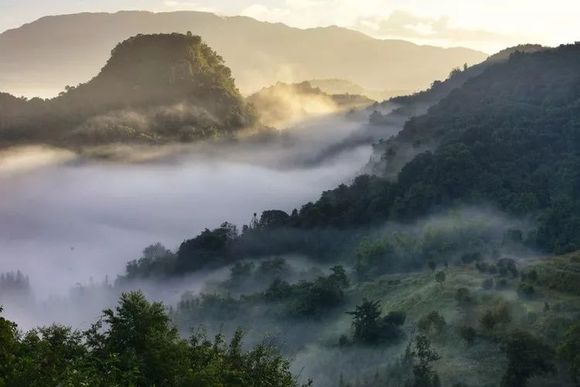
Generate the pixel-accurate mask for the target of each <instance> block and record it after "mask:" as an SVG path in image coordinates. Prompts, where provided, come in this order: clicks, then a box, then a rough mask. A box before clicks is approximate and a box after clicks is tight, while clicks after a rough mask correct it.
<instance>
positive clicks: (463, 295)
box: [455, 288, 473, 305]
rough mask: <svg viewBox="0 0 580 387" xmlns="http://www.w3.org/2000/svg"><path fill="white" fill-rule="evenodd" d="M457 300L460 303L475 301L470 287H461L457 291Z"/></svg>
mask: <svg viewBox="0 0 580 387" xmlns="http://www.w3.org/2000/svg"><path fill="white" fill-rule="evenodd" d="M455 300H456V301H457V303H458V304H460V305H466V304H471V303H472V302H473V296H472V295H471V291H470V290H469V289H467V288H459V289H457V291H455Z"/></svg>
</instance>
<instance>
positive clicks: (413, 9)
mask: <svg viewBox="0 0 580 387" xmlns="http://www.w3.org/2000/svg"><path fill="white" fill-rule="evenodd" d="M121 9H142V10H151V11H173V10H206V11H213V12H217V13H220V14H224V15H239V14H242V15H247V16H252V17H255V18H257V19H260V20H267V21H275V22H283V23H286V24H289V25H292V26H296V27H314V26H325V25H331V24H336V25H340V26H345V27H350V28H354V29H357V30H360V31H363V32H366V33H368V34H371V35H373V36H376V37H384V38H403V39H408V40H412V41H416V42H419V43H430V44H437V45H444V46H450V45H451V46H452V45H463V46H470V47H475V48H479V49H482V50H486V51H495V50H497V49H500V48H502V47H505V46H507V45H513V44H515V43H522V42H539V43H543V44H547V45H556V44H559V43H563V42H572V41H574V40H580V24H579V23H578V16H579V15H580V2H578V0H552V1H549V2H548V1H545V0H100V1H89V0H51V1H46V0H0V10H1V12H0V30H5V29H8V28H13V27H17V26H19V25H21V24H23V23H25V22H28V21H32V20H34V19H36V18H38V17H40V16H43V15H46V14H60V13H73V12H81V11H117V10H121Z"/></svg>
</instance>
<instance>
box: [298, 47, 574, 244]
mask: <svg viewBox="0 0 580 387" xmlns="http://www.w3.org/2000/svg"><path fill="white" fill-rule="evenodd" d="M579 69H580V45H578V44H576V45H566V46H560V47H558V48H555V49H544V50H540V51H537V52H533V53H522V52H515V53H513V54H512V55H511V56H510V57H509V59H508V60H507V61H505V62H500V63H497V64H495V65H493V66H488V67H487V68H485V69H484V70H483V72H482V73H481V74H480V75H477V76H475V77H473V78H470V79H468V80H467V81H465V83H464V84H463V86H460V87H458V88H456V89H453V90H452V91H451V92H450V94H449V95H448V96H447V97H444V98H443V99H442V100H441V101H440V102H439V103H437V104H435V105H434V106H432V107H431V108H430V109H429V110H428V112H427V113H426V114H424V115H419V116H417V117H414V118H411V119H410V120H409V121H408V122H407V123H406V124H405V127H404V129H403V130H402V131H401V132H400V133H399V134H398V135H397V136H396V137H395V138H394V141H395V142H396V143H406V144H412V146H413V147H414V150H415V153H414V155H413V156H412V157H410V161H409V162H407V163H406V164H404V167H403V168H402V169H401V171H400V173H398V175H397V176H396V178H395V179H394V180H392V179H390V180H385V179H382V178H371V177H367V178H359V179H357V180H356V181H355V183H354V184H353V185H352V186H351V187H348V188H347V187H340V188H338V189H336V190H334V191H330V192H327V193H325V194H324V195H323V196H322V198H321V200H320V201H319V202H317V203H314V204H309V205H306V206H304V207H303V208H302V211H301V212H300V217H298V218H296V219H295V222H297V224H303V225H308V226H310V227H311V226H313V225H316V226H323V225H328V224H331V225H335V226H347V225H350V224H365V223H367V224H368V223H370V222H374V221H379V220H386V219H398V220H402V221H408V220H410V219H416V218H418V217H420V216H424V215H426V214H428V213H431V212H432V211H435V210H437V209H441V208H447V207H449V206H455V205H462V204H463V205H464V204H486V205H490V204H491V205H493V206H494V207H497V208H499V209H501V210H502V211H505V212H507V213H509V214H512V215H514V216H525V217H527V218H528V219H530V220H531V221H532V223H533V224H534V225H535V229H534V230H532V231H530V232H529V233H528V234H527V235H524V236H523V238H525V239H526V241H527V242H528V243H529V244H530V245H531V246H534V247H537V248H540V249H542V250H545V251H551V252H556V253H564V252H569V251H574V250H578V249H580V238H579V237H578V234H577V233H576V232H575V230H577V229H578V228H580V201H579V200H578V197H580V195H579V194H580V174H579V173H578V171H579V170H580V151H579V149H580V146H579V145H580V143H579V141H580V140H579V139H580V126H579V125H578V121H577V117H578V114H579V113H580V110H579V108H578V106H580V71H579ZM386 152H387V153H389V152H390V153H394V154H395V157H397V156H396V154H397V149H394V150H392V149H391V148H387V149H386ZM389 157H391V155H388V154H387V155H386V158H387V159H388V158H389ZM387 164H388V163H387ZM377 209H379V210H378V211H377Z"/></svg>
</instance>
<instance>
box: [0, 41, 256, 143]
mask: <svg viewBox="0 0 580 387" xmlns="http://www.w3.org/2000/svg"><path fill="white" fill-rule="evenodd" d="M0 113H1V114H0V116H1V117H2V120H1V121H0V142H4V143H7V144H13V143H19V142H27V143H29V142H48V143H59V144H63V143H64V144H83V145H84V144H100V143H110V142H116V141H147V142H158V141H162V142H163V141H176V140H178V141H190V140H195V139H199V138H207V137H212V136H218V135H224V134H227V133H231V132H233V131H236V130H238V129H241V128H244V127H247V126H251V125H252V124H253V122H254V120H255V117H254V111H253V108H251V107H250V106H249V105H247V104H246V102H245V101H244V98H243V97H242V96H241V95H240V93H239V92H238V90H237V88H236V86H235V83H234V80H233V78H232V77H231V71H230V69H229V68H228V67H226V66H225V65H224V64H223V60H222V58H221V57H220V56H219V55H217V54H216V53H215V52H214V51H213V50H212V49H211V48H210V47H209V46H207V45H205V44H204V43H202V41H201V38H200V37H199V36H194V35H191V34H188V35H182V34H156V35H137V36H135V37H132V38H130V39H127V40H125V41H124V42H122V43H120V44H118V45H117V46H116V47H115V48H114V49H113V51H112V55H111V58H110V59H109V60H108V62H107V64H106V65H105V66H104V67H103V69H102V70H101V72H100V73H99V74H98V75H97V76H96V77H95V78H93V79H92V80H90V81H89V82H87V83H84V84H81V85H79V86H77V87H69V88H67V90H66V92H63V93H61V94H60V95H59V96H58V97H55V98H53V99H51V100H41V99H39V98H35V99H32V100H29V101H27V100H24V99H18V98H15V97H12V96H10V95H6V94H4V95H0Z"/></svg>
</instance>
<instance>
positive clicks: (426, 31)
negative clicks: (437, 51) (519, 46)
mask: <svg viewBox="0 0 580 387" xmlns="http://www.w3.org/2000/svg"><path fill="white" fill-rule="evenodd" d="M359 26H360V28H362V29H363V30H366V31H368V32H370V33H371V34H373V35H378V36H381V37H389V38H404V39H416V38H420V39H427V40H432V41H448V42H456V43H462V42H501V41H505V40H508V39H510V37H509V36H506V35H504V34H501V33H497V32H493V31H488V30H484V29H469V28H462V27H456V26H455V25H454V24H453V21H452V19H451V18H450V17H449V16H439V17H423V16H417V15H414V14H412V13H410V12H406V11H400V10H396V11H393V12H392V13H391V14H390V15H389V16H388V17H387V18H383V19H377V18H371V19H362V20H360V22H359Z"/></svg>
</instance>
